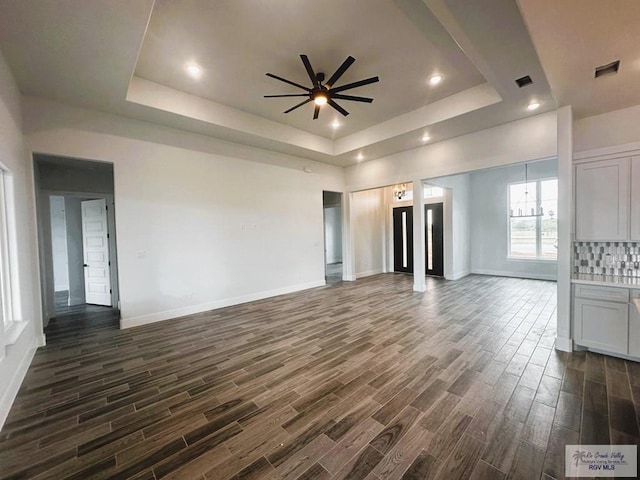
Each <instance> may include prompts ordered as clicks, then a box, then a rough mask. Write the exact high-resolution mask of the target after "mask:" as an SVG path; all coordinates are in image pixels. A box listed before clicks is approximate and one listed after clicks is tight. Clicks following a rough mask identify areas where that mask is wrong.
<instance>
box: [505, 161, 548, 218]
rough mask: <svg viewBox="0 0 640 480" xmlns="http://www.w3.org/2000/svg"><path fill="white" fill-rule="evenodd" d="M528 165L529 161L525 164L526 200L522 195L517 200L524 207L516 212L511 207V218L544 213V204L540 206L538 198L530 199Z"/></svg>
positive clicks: (536, 215)
mask: <svg viewBox="0 0 640 480" xmlns="http://www.w3.org/2000/svg"><path fill="white" fill-rule="evenodd" d="M528 166H529V164H528V163H525V164H524V200H522V197H520V199H518V201H517V202H516V204H517V205H522V208H518V211H517V212H514V211H513V209H511V211H510V212H509V216H510V217H511V218H526V217H542V216H543V215H544V211H543V208H542V205H541V206H540V208H538V205H537V203H538V202H537V199H536V200H529V172H528Z"/></svg>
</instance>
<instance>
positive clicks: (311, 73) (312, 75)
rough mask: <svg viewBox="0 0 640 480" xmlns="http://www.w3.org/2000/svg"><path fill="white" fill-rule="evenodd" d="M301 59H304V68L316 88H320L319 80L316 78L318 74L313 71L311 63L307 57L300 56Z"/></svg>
mask: <svg viewBox="0 0 640 480" xmlns="http://www.w3.org/2000/svg"><path fill="white" fill-rule="evenodd" d="M300 58H301V59H302V63H304V68H306V69H307V74H308V75H309V78H310V79H311V83H313V86H314V87H318V79H317V78H316V73H315V72H314V71H313V67H311V62H310V61H309V59H308V58H307V56H306V55H300Z"/></svg>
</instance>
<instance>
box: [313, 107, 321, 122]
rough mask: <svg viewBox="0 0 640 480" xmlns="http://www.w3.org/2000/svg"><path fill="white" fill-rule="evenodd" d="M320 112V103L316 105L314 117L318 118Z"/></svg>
mask: <svg viewBox="0 0 640 480" xmlns="http://www.w3.org/2000/svg"><path fill="white" fill-rule="evenodd" d="M319 113H320V105H316V106H315V108H314V109H313V119H314V120H315V119H316V118H318V114H319Z"/></svg>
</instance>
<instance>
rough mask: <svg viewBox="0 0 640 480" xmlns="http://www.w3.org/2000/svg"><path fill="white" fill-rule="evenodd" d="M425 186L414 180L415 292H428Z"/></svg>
mask: <svg viewBox="0 0 640 480" xmlns="http://www.w3.org/2000/svg"><path fill="white" fill-rule="evenodd" d="M424 248H425V247H424V186H423V185H422V180H421V179H419V178H418V179H414V180H413V291H414V292H424V291H426V290H427V284H426V281H425V278H424V277H425V275H426V271H425V252H424Z"/></svg>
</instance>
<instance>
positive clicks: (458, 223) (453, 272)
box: [427, 173, 471, 280]
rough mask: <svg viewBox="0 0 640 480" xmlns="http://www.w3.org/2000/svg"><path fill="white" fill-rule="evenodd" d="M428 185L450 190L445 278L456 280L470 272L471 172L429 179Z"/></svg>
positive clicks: (446, 230)
mask: <svg viewBox="0 0 640 480" xmlns="http://www.w3.org/2000/svg"><path fill="white" fill-rule="evenodd" d="M427 183H428V184H429V185H435V186H438V187H443V188H446V189H448V190H449V192H447V195H446V198H445V202H444V203H445V212H444V213H445V215H444V216H445V235H444V236H445V238H444V241H445V277H446V278H447V279H448V280H457V279H459V278H462V277H464V276H466V275H469V273H471V237H470V235H471V216H470V198H469V196H470V192H471V186H470V176H469V174H468V173H463V174H460V175H450V176H447V177H440V178H433V179H429V180H427ZM449 204H450V205H449ZM449 209H450V214H449V215H447V213H448V211H449ZM448 236H451V239H450V241H447V240H448V238H447V237H448ZM447 267H448V268H447Z"/></svg>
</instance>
